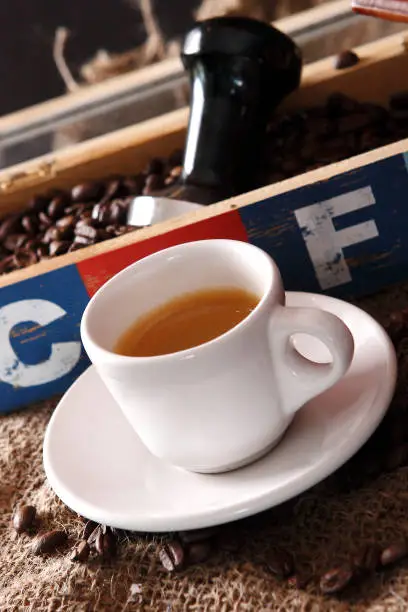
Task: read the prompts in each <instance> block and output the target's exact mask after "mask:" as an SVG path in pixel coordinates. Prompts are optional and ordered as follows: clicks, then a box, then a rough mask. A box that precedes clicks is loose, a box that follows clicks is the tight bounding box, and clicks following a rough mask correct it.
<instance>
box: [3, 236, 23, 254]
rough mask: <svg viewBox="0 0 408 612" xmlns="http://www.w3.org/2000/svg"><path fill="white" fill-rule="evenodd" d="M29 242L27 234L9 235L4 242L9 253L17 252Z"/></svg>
mask: <svg viewBox="0 0 408 612" xmlns="http://www.w3.org/2000/svg"><path fill="white" fill-rule="evenodd" d="M26 240H27V236H26V235H25V234H9V235H8V236H6V237H5V238H4V240H3V246H4V248H5V249H7V251H15V250H16V249H19V248H20V247H21V246H22V245H23V244H24V242H25V241H26Z"/></svg>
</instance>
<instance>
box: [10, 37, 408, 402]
mask: <svg viewBox="0 0 408 612" xmlns="http://www.w3.org/2000/svg"><path fill="white" fill-rule="evenodd" d="M358 53H359V55H360V57H361V61H360V63H359V64H357V65H356V66H355V67H353V68H351V69H348V70H345V71H342V72H338V71H334V70H333V67H332V60H331V59H330V58H329V59H327V60H323V61H320V62H318V63H316V64H313V65H310V66H307V67H306V68H305V70H304V74H303V80H302V87H301V89H300V90H299V91H298V92H296V94H294V95H293V96H292V97H291V98H290V99H288V101H287V104H286V109H295V108H300V107H301V108H303V107H307V106H310V105H315V104H318V103H319V102H323V101H324V100H325V99H326V97H327V96H328V95H329V94H330V93H331V92H332V91H342V92H344V93H346V94H349V95H350V96H352V97H354V98H357V99H360V100H362V101H367V100H371V101H376V102H382V103H385V102H386V100H387V98H388V96H389V94H390V93H392V92H394V91H398V90H400V89H401V83H404V81H405V79H406V76H408V54H407V53H406V50H405V43H404V39H403V37H402V36H401V35H396V36H392V37H390V38H388V39H384V40H383V41H381V42H378V43H373V44H370V45H367V46H365V47H362V48H361V49H359V50H358ZM186 121H187V111H186V110H180V111H176V112H174V113H171V114H169V115H166V116H163V117H161V118H157V119H153V120H151V121H148V122H145V123H143V124H139V125H137V126H135V127H132V128H126V129H123V130H120V131H118V132H116V133H113V134H110V135H108V136H103V137H100V138H97V139H95V140H92V141H89V142H86V143H83V144H80V145H77V146H75V147H72V148H71V149H68V150H66V151H62V152H60V153H58V154H55V155H49V156H46V157H44V158H41V159H37V160H34V161H31V162H28V163H26V164H21V165H20V166H15V167H14V168H12V169H10V170H9V171H6V172H2V173H0V194H1V195H0V214H6V213H8V212H11V211H17V210H21V209H22V208H23V207H24V203H25V202H26V201H27V199H28V197H29V196H31V195H33V194H34V193H39V192H42V191H45V190H47V189H49V188H52V187H69V186H72V185H74V184H76V183H77V182H78V181H80V180H84V179H88V178H98V177H102V176H106V175H107V174H112V173H115V172H135V171H136V170H138V169H141V168H142V167H143V166H144V165H145V163H146V162H147V160H148V159H149V158H151V157H152V156H155V155H166V154H168V153H170V152H171V151H172V150H173V149H174V148H175V147H177V146H180V145H182V144H183V141H184V134H185V128H186ZM406 151H408V140H404V141H400V142H397V143H394V144H392V145H389V146H387V147H383V148H381V149H376V150H373V151H370V152H369V153H366V154H364V155H360V156H358V157H354V158H351V159H347V160H345V161H343V162H340V163H337V164H332V165H330V166H326V167H325V168H320V169H318V170H315V171H313V172H309V173H307V174H303V175H300V176H297V177H295V178H293V179H290V180H286V181H283V182H281V183H278V184H274V185H270V186H267V187H264V188H262V189H258V190H256V191H253V192H250V193H246V194H243V195H242V196H239V197H236V198H233V199H231V200H227V201H224V202H220V203H217V204H214V205H212V206H209V207H205V208H203V209H201V210H198V211H196V212H194V213H192V214H190V215H185V216H183V217H180V218H178V219H173V220H171V221H169V222H166V223H162V224H159V225H156V226H154V227H151V228H147V229H144V230H140V231H137V232H134V233H131V234H127V235H125V236H122V237H120V238H116V239H114V240H110V241H106V242H103V243H100V244H97V245H94V246H90V247H87V248H85V249H82V250H80V251H77V252H73V253H70V254H67V255H63V256H60V257H57V258H55V259H53V260H49V261H45V262H42V263H39V264H36V265H34V266H31V267H30V268H26V269H23V270H20V271H17V272H13V273H10V274H8V275H5V276H2V277H0V390H1V393H0V411H3V412H6V411H10V410H13V409H16V408H19V407H22V406H24V405H27V404H29V403H30V402H33V401H35V400H39V399H43V398H46V397H49V396H51V395H53V394H55V393H61V392H63V391H64V390H66V389H67V388H68V386H69V385H70V384H71V383H72V382H73V381H74V380H75V378H76V377H77V376H78V375H79V374H80V373H81V372H82V371H84V369H85V368H86V367H87V366H88V365H89V362H88V359H87V357H86V355H85V354H84V351H83V348H82V345H81V343H80V337H79V324H80V319H81V316H82V312H83V310H84V308H85V306H86V304H87V302H88V300H89V298H90V296H92V295H93V294H94V293H95V291H96V290H97V289H98V288H99V287H100V286H101V285H102V284H103V283H104V282H105V281H106V280H108V279H109V278H110V277H111V276H112V275H113V274H115V273H116V272H118V271H119V270H121V269H123V268H124V267H125V266H127V265H128V264H130V263H132V262H134V261H136V260H138V259H140V258H141V257H144V256H145V255H147V254H149V253H152V252H155V251H157V250H159V249H161V248H164V247H167V246H170V245H173V244H177V243H180V242H187V241H191V240H197V239H208V238H214V237H219V238H221V237H222V238H234V239H239V240H244V241H249V242H251V243H253V244H256V245H259V246H260V247H261V248H263V249H264V250H265V251H267V252H268V253H270V254H271V255H272V256H273V257H274V258H275V260H276V261H277V263H278V265H279V267H280V268H281V271H282V275H283V279H284V283H285V286H286V288H287V289H289V290H295V289H297V290H305V291H314V292H325V293H327V294H330V295H334V296H339V297H343V298H346V299H347V298H351V297H352V296H360V295H364V294H369V293H375V292H377V291H378V290H380V289H382V288H384V287H387V286H389V285H391V284H392V283H395V282H399V281H402V280H407V279H408V248H407V247H406V246H405V242H406V241H405V233H404V232H405V227H407V226H408V214H407V213H406V212H405V211H406V209H407V205H406V200H407V194H408V170H407V168H408V155H407V153H406Z"/></svg>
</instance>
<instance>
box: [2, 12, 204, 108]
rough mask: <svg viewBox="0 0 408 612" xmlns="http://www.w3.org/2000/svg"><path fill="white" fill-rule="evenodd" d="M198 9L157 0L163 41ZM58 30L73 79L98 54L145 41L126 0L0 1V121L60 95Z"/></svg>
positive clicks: (62, 89)
mask: <svg viewBox="0 0 408 612" xmlns="http://www.w3.org/2000/svg"><path fill="white" fill-rule="evenodd" d="M135 4H136V5H137V2H135ZM198 4H199V1H198V0H156V2H155V9H156V13H157V16H158V19H159V22H160V26H161V27H162V29H163V32H164V34H165V36H166V38H167V37H168V38H171V37H173V36H178V35H181V34H182V33H183V32H184V31H185V30H186V29H187V28H188V27H189V25H190V24H191V23H192V21H193V11H194V8H195V7H196V6H197V5H198ZM59 26H64V27H66V28H68V29H69V30H70V31H71V36H70V38H69V40H68V43H67V47H66V54H65V55H66V59H67V61H68V64H69V66H70V68H71V69H72V68H73V69H74V74H75V70H77V69H78V68H79V66H80V65H81V64H82V63H84V62H85V61H87V60H88V59H90V58H91V57H92V56H93V55H94V54H95V53H96V52H97V51H98V49H106V50H108V51H111V52H121V51H125V50H128V49H130V48H132V47H135V46H137V45H138V44H140V43H142V42H143V41H144V39H145V31H144V27H143V24H142V22H141V19H140V14H139V12H138V10H137V8H134V7H133V6H131V5H130V3H129V2H127V1H126V0H0V82H1V83H2V86H1V88H0V115H4V114H6V113H10V112H12V111H14V110H18V109H21V108H24V107H26V106H30V105H32V104H36V103H38V102H42V101H44V100H47V99H49V98H52V97H55V96H58V95H61V94H63V93H65V86H64V83H63V82H62V80H61V77H60V76H59V74H58V71H57V69H56V67H55V64H54V61H53V57H52V45H53V41H54V35H55V31H56V29H57V28H58V27H59Z"/></svg>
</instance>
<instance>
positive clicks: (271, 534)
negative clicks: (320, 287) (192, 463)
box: [0, 287, 408, 612]
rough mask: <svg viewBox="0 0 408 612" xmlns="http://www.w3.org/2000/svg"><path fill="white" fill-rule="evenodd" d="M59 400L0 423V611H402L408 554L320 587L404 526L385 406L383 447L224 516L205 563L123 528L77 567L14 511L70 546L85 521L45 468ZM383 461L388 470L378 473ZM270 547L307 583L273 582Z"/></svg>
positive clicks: (377, 305)
mask: <svg viewBox="0 0 408 612" xmlns="http://www.w3.org/2000/svg"><path fill="white" fill-rule="evenodd" d="M407 303H408V302H407V290H406V288H405V287H403V288H399V289H398V290H396V291H394V292H387V293H385V294H383V295H380V296H377V297H376V298H372V299H370V300H365V301H364V306H365V307H366V308H367V309H368V310H370V311H371V312H373V313H375V314H376V316H377V318H379V319H380V320H383V319H384V317H386V315H388V314H389V313H390V312H391V311H392V310H394V309H396V308H399V307H401V306H403V305H406V304H407ZM405 361H406V358H405V357H404V354H403V351H402V352H401V355H400V363H401V364H402V370H401V379H400V387H399V394H398V397H399V402H398V405H396V406H395V407H394V408H392V409H391V412H390V415H391V416H392V417H393V422H394V425H395V422H397V424H398V429H399V431H400V432H401V431H402V432H404V426H405V429H407V419H406V406H405V402H404V397H405V388H406V385H405V382H406V378H407V376H406V374H405V373H404V372H405V371H406V372H408V368H405V367H404V365H405ZM56 401H57V400H56V399H55V400H52V401H48V402H44V403H42V404H41V405H37V406H32V407H30V408H27V409H25V410H23V411H21V412H18V413H14V414H13V415H10V416H4V417H2V419H1V421H0V433H1V438H0V512H1V514H0V530H1V537H0V542H1V545H0V568H1V570H0V610H1V612H6V611H7V612H9V611H10V612H11V611H18V612H20V611H23V610H27V611H31V610H33V611H34V610H35V611H36V612H37V611H38V612H46V611H47V612H51V611H53V612H54V611H57V610H58V611H62V610H63V611H64V612H65V611H72V612H93V611H105V610H106V611H109V612H110V611H112V612H122V611H125V610H126V611H128V610H129V611H133V610H140V611H143V612H179V611H180V612H181V611H195V612H207V611H208V612H210V611H211V612H212V611H213V612H227V611H236V612H241V611H242V612H244V611H248V612H252V611H256V612H258V611H276V612H277V611H278V610H279V611H285V612H286V611H299V612H300V611H303V612H329V611H330V612H340V611H341V612H346V611H358V612H359V611H363V610H364V611H370V612H397V611H398V612H403V611H404V612H405V611H406V610H408V564H404V563H402V564H399V565H398V566H397V567H395V568H392V569H390V570H388V571H385V572H381V573H376V574H375V575H373V576H372V577H371V578H370V579H368V580H366V581H365V582H363V583H362V584H361V585H357V586H356V587H355V588H353V589H351V590H350V591H349V592H347V593H346V594H345V595H344V596H342V597H327V596H323V595H322V594H321V593H320V592H319V585H318V577H319V576H320V575H321V574H322V573H323V572H324V571H326V570H327V569H329V568H331V567H333V566H334V565H336V564H338V563H340V562H342V561H344V560H346V559H348V558H349V557H350V555H352V554H354V553H356V552H357V550H358V549H359V548H360V547H361V545H363V544H364V543H369V542H371V541H373V540H375V541H378V542H379V543H380V544H383V545H386V544H387V543H388V542H389V541H391V540H393V539H395V538H399V537H401V535H404V536H408V521H407V519H406V517H407V507H408V490H407V483H408V468H407V467H401V468H399V469H397V470H394V471H386V472H384V462H385V465H388V463H389V462H388V459H387V461H385V455H387V457H388V456H389V454H390V451H391V450H392V445H393V442H392V440H391V439H390V438H389V431H390V430H389V429H387V427H388V425H389V423H390V415H388V416H387V417H386V419H385V421H384V423H383V424H382V425H381V428H380V430H379V432H377V434H376V438H374V442H376V443H378V449H379V450H378V451H375V449H374V451H373V442H372V441H371V443H369V444H368V446H367V447H366V448H365V449H363V451H362V452H361V453H359V454H358V455H357V456H356V457H355V458H354V459H352V460H351V462H350V463H349V464H348V465H346V466H345V467H344V468H342V469H341V470H339V471H338V472H337V473H336V474H334V475H333V476H331V477H330V478H329V479H327V481H325V482H323V483H321V484H320V485H318V486H316V487H314V488H313V489H312V490H309V491H308V492H306V493H305V494H303V495H301V496H300V497H299V498H297V499H296V500H293V501H292V502H290V503H288V504H285V506H284V507H280V508H276V509H273V510H271V511H269V512H266V513H263V514H262V515H257V516H255V517H252V518H251V519H247V520H244V521H242V522H241V523H236V524H235V525H229V526H225V527H224V528H223V530H222V531H221V539H220V541H219V543H218V545H217V550H216V552H215V553H214V555H213V557H212V558H211V559H210V560H209V561H208V562H206V563H203V564H202V565H199V566H193V567H190V568H188V569H186V570H185V571H183V572H181V573H179V574H168V573H167V572H166V571H164V570H163V569H162V568H161V566H160V563H159V561H158V557H157V543H156V541H155V539H154V538H146V537H145V538H142V537H137V536H134V535H133V536H131V537H130V538H128V537H126V538H124V539H123V541H122V542H121V543H120V546H119V555H118V558H117V559H116V560H115V561H114V562H112V563H110V564H103V563H101V562H100V561H99V560H98V559H96V558H93V559H92V560H91V561H89V562H88V563H87V564H86V565H80V564H75V563H72V562H71V561H70V560H69V558H68V552H69V548H70V546H68V547H67V549H66V550H65V551H60V552H58V553H57V554H55V555H52V556H49V557H47V558H41V557H35V556H33V554H32V553H31V548H30V547H31V541H32V536H29V535H21V536H17V535H16V534H15V533H14V531H13V529H12V527H11V525H10V517H11V513H12V508H13V506H14V504H15V503H17V502H20V501H24V502H25V503H31V504H34V505H35V506H36V507H37V509H38V512H39V514H40V516H41V529H49V528H50V529H51V528H53V529H55V528H61V527H64V528H66V529H67V530H68V531H69V534H70V544H71V545H72V544H73V543H74V542H75V540H76V538H78V537H79V535H80V533H81V530H82V528H83V522H82V520H81V519H80V517H78V516H77V515H75V514H74V513H72V512H71V511H70V510H68V509H67V508H66V507H65V506H64V505H63V504H62V503H61V502H60V501H59V500H58V499H57V497H56V496H55V495H54V493H53V492H52V491H51V490H50V488H49V486H48V485H47V482H46V480H45V476H44V471H43V467H42V441H43V437H44V431H45V428H46V425H47V422H48V420H49V417H50V415H51V413H52V410H53V408H54V406H55V404H56ZM395 419H397V420H395ZM78 427H80V423H79V424H78ZM404 435H407V433H406V432H405V433H404ZM387 436H388V437H387ZM90 443H92V441H91V440H90ZM72 451H73V452H75V449H72ZM112 459H113V460H114V458H112ZM387 462H388V463H387ZM381 466H382V467H381ZM135 467H136V466H135ZM379 469H382V470H383V473H382V474H380V475H378V476H376V472H378V470H379ZM276 546H280V547H283V548H285V549H286V550H288V551H290V552H291V553H292V554H293V555H294V557H295V562H296V568H297V572H298V574H299V575H301V576H307V575H309V574H311V575H313V576H314V578H313V579H312V581H311V582H310V583H309V584H307V585H306V587H305V588H302V589H299V588H297V587H296V586H294V584H293V582H291V581H290V580H286V581H282V580H278V579H276V578H275V577H274V575H273V574H272V573H271V572H270V571H269V570H268V568H267V562H268V558H270V555H271V551H272V550H273V548H274V547H276Z"/></svg>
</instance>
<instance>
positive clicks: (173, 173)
mask: <svg viewBox="0 0 408 612" xmlns="http://www.w3.org/2000/svg"><path fill="white" fill-rule="evenodd" d="M182 171H183V168H182V167H181V166H175V167H174V168H172V169H171V170H170V176H171V178H174V179H178V178H180V176H181V173H182Z"/></svg>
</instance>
